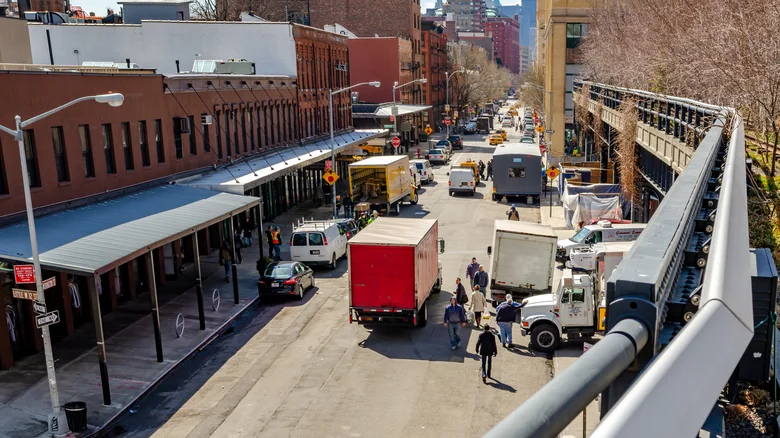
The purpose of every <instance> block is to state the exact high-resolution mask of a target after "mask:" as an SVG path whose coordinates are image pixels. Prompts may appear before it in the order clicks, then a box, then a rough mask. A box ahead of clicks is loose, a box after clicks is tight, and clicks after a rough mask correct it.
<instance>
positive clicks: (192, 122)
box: [187, 116, 198, 155]
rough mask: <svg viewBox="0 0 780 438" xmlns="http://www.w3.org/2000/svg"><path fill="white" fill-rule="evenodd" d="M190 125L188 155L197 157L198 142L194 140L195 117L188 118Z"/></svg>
mask: <svg viewBox="0 0 780 438" xmlns="http://www.w3.org/2000/svg"><path fill="white" fill-rule="evenodd" d="M187 120H189V123H190V155H198V142H197V141H196V139H195V116H188V117H187Z"/></svg>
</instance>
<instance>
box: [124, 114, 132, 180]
mask: <svg viewBox="0 0 780 438" xmlns="http://www.w3.org/2000/svg"><path fill="white" fill-rule="evenodd" d="M122 152H123V153H124V156H125V170H133V169H134V168H135V163H133V143H132V140H131V138H130V122H122Z"/></svg>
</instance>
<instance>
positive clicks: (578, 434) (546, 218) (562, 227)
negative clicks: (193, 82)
mask: <svg viewBox="0 0 780 438" xmlns="http://www.w3.org/2000/svg"><path fill="white" fill-rule="evenodd" d="M556 181H557V180H556ZM550 188H551V187H550V186H549V185H548V189H550ZM543 195H547V196H544V197H542V199H541V205H540V213H541V221H542V224H544V225H550V226H551V227H552V228H553V231H555V234H557V235H558V237H559V238H561V239H564V238H567V237H571V236H572V234H574V230H572V229H570V228H568V227H567V226H566V221H565V220H564V218H563V206H561V203H560V200H559V199H558V192H557V190H555V189H553V192H552V201H553V206H552V216H551V215H550V197H549V195H550V194H549V193H543ZM562 274H563V273H562V270H560V269H556V270H555V277H554V278H553V290H555V289H556V288H557V287H558V283H559V282H560V281H561V276H562ZM581 355H582V346H581V345H580V343H572V344H569V345H564V346H563V347H561V348H560V349H558V350H557V351H556V352H555V355H554V356H553V372H554V373H555V376H558V375H560V374H561V373H562V372H563V371H564V370H565V369H566V368H568V367H570V366H571V365H572V364H573V363H574V362H575V361H576V360H577V358H579V357H580V356H581ZM599 402H600V397H597V398H596V399H595V400H593V401H592V402H591V403H590V404H589V405H588V407H587V409H586V413H585V416H586V418H585V419H586V421H587V423H586V425H585V427H584V429H585V433H584V434H583V421H582V420H583V419H582V413H580V414H579V415H577V418H575V419H574V421H572V422H571V424H569V425H568V426H566V428H565V429H564V430H563V432H561V434H560V435H559V437H560V438H582V437H587V436H590V435H591V434H592V433H593V430H595V429H596V426H598V423H599V419H600V417H601V413H600V412H599Z"/></svg>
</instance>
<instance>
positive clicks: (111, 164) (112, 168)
mask: <svg viewBox="0 0 780 438" xmlns="http://www.w3.org/2000/svg"><path fill="white" fill-rule="evenodd" d="M102 130H103V153H104V154H105V156H106V173H108V174H112V173H116V159H115V158H114V138H113V136H112V135H111V124H110V123H106V124H104V125H103V129H102Z"/></svg>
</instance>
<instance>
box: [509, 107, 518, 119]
mask: <svg viewBox="0 0 780 438" xmlns="http://www.w3.org/2000/svg"><path fill="white" fill-rule="evenodd" d="M507 114H508V115H510V116H512V117H517V111H516V110H514V109H511V110H509V111H508V112H507Z"/></svg>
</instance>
